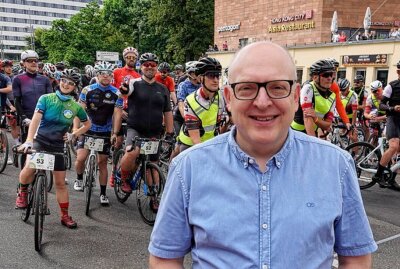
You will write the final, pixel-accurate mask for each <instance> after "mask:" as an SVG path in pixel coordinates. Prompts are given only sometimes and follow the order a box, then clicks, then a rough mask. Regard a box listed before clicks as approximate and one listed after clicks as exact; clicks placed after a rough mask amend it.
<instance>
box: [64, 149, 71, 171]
mask: <svg viewBox="0 0 400 269" xmlns="http://www.w3.org/2000/svg"><path fill="white" fill-rule="evenodd" d="M64 159H65V168H66V169H68V170H71V166H72V158H71V149H70V147H69V146H68V145H66V147H65V155H64Z"/></svg>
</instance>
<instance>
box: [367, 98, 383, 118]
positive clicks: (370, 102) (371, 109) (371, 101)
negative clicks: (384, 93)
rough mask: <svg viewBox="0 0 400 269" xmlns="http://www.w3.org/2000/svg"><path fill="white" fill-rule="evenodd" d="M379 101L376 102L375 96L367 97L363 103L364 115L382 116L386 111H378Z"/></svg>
mask: <svg viewBox="0 0 400 269" xmlns="http://www.w3.org/2000/svg"><path fill="white" fill-rule="evenodd" d="M380 103H381V101H380V100H378V99H377V98H376V97H375V95H373V94H370V95H368V98H367V101H366V103H365V113H368V114H369V113H374V114H375V115H376V116H383V115H385V114H386V111H383V110H379V105H380Z"/></svg>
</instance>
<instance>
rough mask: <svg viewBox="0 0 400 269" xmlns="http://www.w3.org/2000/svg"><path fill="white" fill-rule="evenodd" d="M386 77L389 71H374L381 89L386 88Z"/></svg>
mask: <svg viewBox="0 0 400 269" xmlns="http://www.w3.org/2000/svg"><path fill="white" fill-rule="evenodd" d="M388 75H389V70H387V69H377V70H376V79H377V80H379V81H380V82H382V84H383V87H386V85H387V82H388Z"/></svg>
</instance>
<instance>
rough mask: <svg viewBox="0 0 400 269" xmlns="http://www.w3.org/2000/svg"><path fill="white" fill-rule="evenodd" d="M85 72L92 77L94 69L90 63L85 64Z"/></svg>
mask: <svg viewBox="0 0 400 269" xmlns="http://www.w3.org/2000/svg"><path fill="white" fill-rule="evenodd" d="M85 74H86V75H87V76H89V77H91V78H92V77H94V76H95V75H96V74H95V71H94V67H93V66H91V65H86V66H85Z"/></svg>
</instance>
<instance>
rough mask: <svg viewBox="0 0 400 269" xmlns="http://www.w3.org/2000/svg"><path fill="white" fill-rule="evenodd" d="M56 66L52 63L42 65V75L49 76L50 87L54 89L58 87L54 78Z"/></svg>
mask: <svg viewBox="0 0 400 269" xmlns="http://www.w3.org/2000/svg"><path fill="white" fill-rule="evenodd" d="M56 71H57V69H56V67H55V65H54V64H52V63H45V64H44V67H43V75H45V76H46V77H48V78H49V80H50V83H51V87H52V88H53V90H54V91H55V90H56V88H57V87H58V82H57V80H56Z"/></svg>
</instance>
